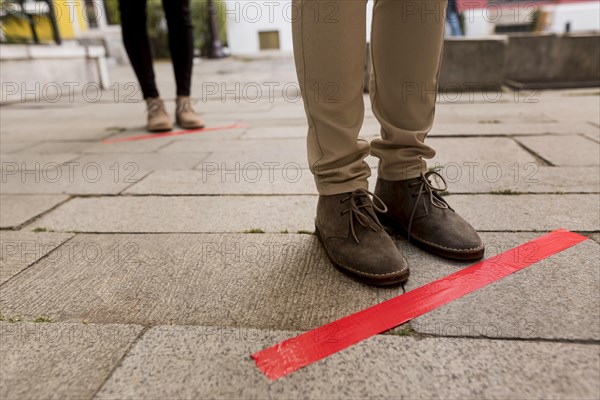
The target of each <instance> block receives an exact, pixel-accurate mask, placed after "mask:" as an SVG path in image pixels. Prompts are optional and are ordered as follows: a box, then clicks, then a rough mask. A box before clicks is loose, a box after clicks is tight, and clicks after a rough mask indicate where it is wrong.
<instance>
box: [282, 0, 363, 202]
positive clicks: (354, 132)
mask: <svg viewBox="0 0 600 400" xmlns="http://www.w3.org/2000/svg"><path fill="white" fill-rule="evenodd" d="M292 9H293V12H294V13H293V36H294V55H295V59H296V68H297V72H298V79H299V81H300V88H301V91H302V97H303V99H304V107H305V110H306V114H307V118H308V125H309V131H308V159H309V164H310V168H311V171H312V172H313V174H314V175H315V181H316V183H317V189H318V190H319V193H320V194H324V195H331V194H338V193H344V192H351V191H353V190H355V189H359V188H367V178H368V177H369V176H370V174H371V172H370V170H369V167H368V165H367V164H366V163H365V161H364V158H365V157H366V156H367V155H368V153H369V144H368V143H367V142H364V141H359V140H358V134H359V132H360V128H361V126H362V123H363V119H364V102H363V79H362V77H363V74H364V65H365V58H366V57H365V52H366V47H365V46H366V0H335V1H317V0H294V7H292Z"/></svg>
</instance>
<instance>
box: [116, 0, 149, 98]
mask: <svg viewBox="0 0 600 400" xmlns="http://www.w3.org/2000/svg"><path fill="white" fill-rule="evenodd" d="M119 10H120V12H121V32H122V35H123V44H124V45H125V50H126V51H127V55H128V56H129V61H130V62H131V66H132V67H133V70H134V72H135V75H136V77H137V79H138V81H139V83H140V87H141V89H142V94H143V96H144V99H148V98H156V97H159V94H158V89H157V87H156V81H155V79H154V69H153V67H152V52H151V50H150V40H149V38H148V30H147V28H146V0H120V1H119Z"/></svg>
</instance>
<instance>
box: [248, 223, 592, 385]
mask: <svg viewBox="0 0 600 400" xmlns="http://www.w3.org/2000/svg"><path fill="white" fill-rule="evenodd" d="M586 239H587V238H586V237H585V236H581V235H579V234H577V233H573V232H569V231H567V230H565V229H559V230H556V231H554V232H551V233H549V234H547V235H544V236H541V237H539V238H537V239H534V240H532V241H530V242H527V243H525V244H522V245H520V246H517V247H515V248H513V249H511V250H508V251H506V252H504V253H501V254H498V255H496V256H494V257H491V258H489V259H487V260H483V261H480V262H478V263H477V264H474V265H472V266H470V267H467V268H465V269H463V270H460V271H458V272H455V273H453V274H451V275H448V276H446V277H444V278H442V279H439V280H437V281H434V282H431V283H428V284H427V285H424V286H421V287H419V288H417V289H415V290H412V291H410V292H407V293H405V294H402V295H400V296H398V297H395V298H393V299H390V300H387V301H384V302H383V303H380V304H377V305H375V306H373V307H370V308H367V309H365V310H362V311H359V312H357V313H355V314H351V315H348V316H347V317H344V318H341V319H338V320H337V321H334V322H331V323H329V324H326V325H323V326H321V327H319V328H316V329H313V330H311V331H308V332H305V333H303V334H301V335H299V336H296V337H294V338H291V339H288V340H286V341H284V342H281V343H279V344H276V345H275V346H273V347H269V348H267V349H264V350H261V351H259V352H258V353H255V354H253V355H252V358H253V359H254V361H255V362H256V366H257V367H258V368H259V369H260V370H261V371H262V372H263V373H264V374H265V375H266V376H267V377H268V378H269V379H272V380H275V379H278V378H281V377H283V376H285V375H288V374H290V373H292V372H294V371H296V370H298V369H300V368H302V367H305V366H307V365H309V364H312V363H314V362H316V361H318V360H321V359H323V358H325V357H327V356H330V355H331V354H334V353H337V352H338V351H340V350H343V349H345V348H347V347H350V346H352V345H354V344H356V343H358V342H360V341H362V340H365V339H367V338H369V337H371V336H373V335H376V334H378V333H381V332H384V331H387V330H389V329H392V328H394V327H396V326H398V325H400V324H403V323H405V322H407V321H410V320H411V319H413V318H415V317H418V316H420V315H423V314H425V313H427V312H429V311H431V310H434V309H436V308H438V307H440V306H442V305H444V304H448V303H450V302H451V301H454V300H456V299H458V298H460V297H462V296H464V295H466V294H469V293H471V292H473V291H475V290H477V289H480V288H482V287H484V286H486V285H489V284H490V283H493V282H495V281H497V280H499V279H502V278H504V277H506V276H508V275H510V274H512V273H514V272H517V271H519V270H521V269H523V268H526V267H528V266H530V265H532V264H535V263H536V262H538V261H541V260H543V259H545V258H547V257H550V256H552V255H554V254H556V253H560V252H561V251H563V250H566V249H568V248H569V247H571V246H574V245H576V244H578V243H580V242H583V241H584V240H586Z"/></svg>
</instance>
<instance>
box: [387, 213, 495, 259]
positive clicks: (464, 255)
mask: <svg viewBox="0 0 600 400" xmlns="http://www.w3.org/2000/svg"><path fill="white" fill-rule="evenodd" d="M377 218H378V219H379V222H381V224H382V225H383V227H384V228H385V231H386V232H387V233H388V234H389V235H390V236H394V237H404V238H407V237H408V232H407V231H406V229H404V228H403V227H401V226H399V225H397V224H395V223H393V222H391V221H390V220H389V219H388V218H387V217H386V216H384V215H381V214H378V215H377ZM409 242H410V243H412V244H414V245H415V246H417V247H418V248H420V249H421V250H424V251H426V252H428V253H431V254H433V255H436V256H439V257H442V258H447V259H449V260H455V261H477V260H481V259H482V258H483V256H484V254H485V247H482V248H481V249H477V250H474V251H470V252H466V251H460V252H455V251H452V250H447V249H442V248H439V247H437V246H433V245H431V244H429V243H425V242H422V241H420V240H419V239H418V238H415V237H414V236H413V237H412V238H411V239H410V240H409Z"/></svg>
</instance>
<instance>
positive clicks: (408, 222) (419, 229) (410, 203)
mask: <svg viewBox="0 0 600 400" xmlns="http://www.w3.org/2000/svg"><path fill="white" fill-rule="evenodd" d="M431 177H436V178H438V179H439V180H441V182H443V185H444V187H441V188H437V187H435V186H433V184H432V183H431V181H430V180H429V178H431ZM446 189H447V185H446V181H445V180H444V178H443V177H442V176H441V175H440V174H438V173H437V172H433V171H431V172H427V173H426V174H421V176H420V177H418V178H415V179H408V180H403V181H396V182H392V181H386V180H383V179H378V180H377V187H376V188H375V193H376V194H377V196H379V197H380V198H381V199H382V200H383V202H384V203H385V204H386V205H387V206H388V208H389V212H388V213H387V214H385V215H383V214H379V217H380V219H381V222H382V223H383V225H384V226H386V228H388V229H389V230H390V231H391V232H392V233H393V234H403V235H407V237H408V240H409V241H411V242H412V243H414V244H415V245H416V246H418V247H420V248H422V249H423V250H425V251H427V252H430V253H432V254H435V255H438V256H441V257H446V258H450V259H454V260H478V259H480V258H482V257H483V254H484V251H485V246H484V244H483V242H482V240H481V238H480V237H479V235H478V234H477V232H476V231H475V229H473V227H472V226H471V225H470V224H469V223H468V222H467V221H465V220H464V219H463V218H462V217H461V216H460V215H458V214H457V213H456V212H454V210H453V209H452V208H451V207H450V206H449V205H448V203H447V202H446V200H444V198H443V197H442V196H441V195H440V194H439V192H443V191H445V190H446Z"/></svg>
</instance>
